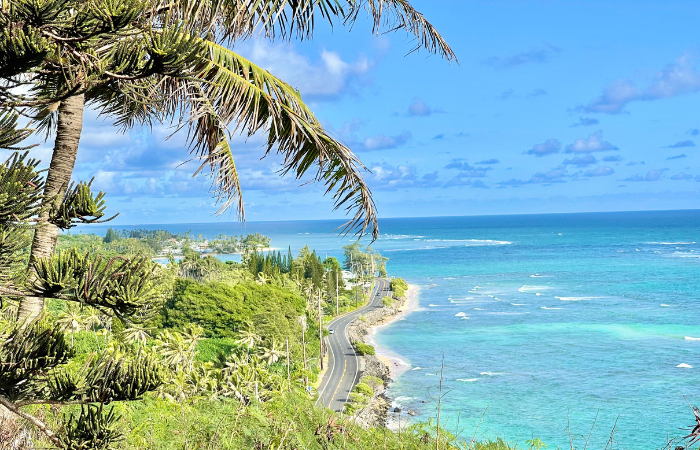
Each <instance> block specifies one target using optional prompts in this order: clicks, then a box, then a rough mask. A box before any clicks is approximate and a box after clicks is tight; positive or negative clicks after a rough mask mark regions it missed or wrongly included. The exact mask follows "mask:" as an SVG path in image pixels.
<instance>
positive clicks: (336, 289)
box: [333, 269, 340, 317]
mask: <svg viewBox="0 0 700 450" xmlns="http://www.w3.org/2000/svg"><path fill="white" fill-rule="evenodd" d="M333 274H334V275H335V315H336V317H337V316H339V315H340V313H339V312H338V272H336V271H335V269H333Z"/></svg>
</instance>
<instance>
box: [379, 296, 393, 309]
mask: <svg viewBox="0 0 700 450" xmlns="http://www.w3.org/2000/svg"><path fill="white" fill-rule="evenodd" d="M382 306H384V307H386V308H391V307H393V306H394V299H393V298H391V297H389V296H386V297H384V298H382Z"/></svg>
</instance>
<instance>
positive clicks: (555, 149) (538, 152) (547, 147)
mask: <svg viewBox="0 0 700 450" xmlns="http://www.w3.org/2000/svg"><path fill="white" fill-rule="evenodd" d="M560 151H561V142H559V141H558V140H556V139H547V140H546V141H544V142H543V143H541V144H535V145H534V146H533V147H532V148H531V149H530V150H526V151H525V154H526V155H535V156H544V155H550V154H552V153H559V152H560Z"/></svg>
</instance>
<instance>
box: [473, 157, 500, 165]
mask: <svg viewBox="0 0 700 450" xmlns="http://www.w3.org/2000/svg"><path fill="white" fill-rule="evenodd" d="M499 162H501V161H499V160H497V159H495V158H492V159H485V160H483V161H479V162H476V163H474V164H498V163H499Z"/></svg>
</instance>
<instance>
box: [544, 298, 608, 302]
mask: <svg viewBox="0 0 700 450" xmlns="http://www.w3.org/2000/svg"><path fill="white" fill-rule="evenodd" d="M554 298H556V299H559V300H562V301H565V302H579V301H581V300H593V299H595V298H605V297H554Z"/></svg>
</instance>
